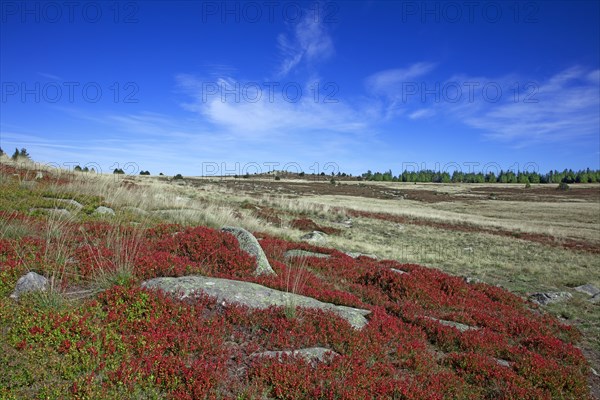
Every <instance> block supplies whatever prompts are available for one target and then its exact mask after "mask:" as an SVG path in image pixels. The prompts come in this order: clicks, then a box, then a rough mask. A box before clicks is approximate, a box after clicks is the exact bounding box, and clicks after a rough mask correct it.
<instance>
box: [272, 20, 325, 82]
mask: <svg viewBox="0 0 600 400" xmlns="http://www.w3.org/2000/svg"><path fill="white" fill-rule="evenodd" d="M305 14H306V16H305V18H304V19H303V20H302V21H300V22H299V23H297V24H295V25H292V32H291V34H290V33H287V34H286V33H281V34H280V35H279V36H278V37H277V44H278V48H279V51H280V53H281V56H282V61H281V64H280V65H279V68H278V70H277V73H276V76H277V77H279V78H281V77H285V76H287V75H288V74H289V73H290V72H291V71H293V70H294V69H296V68H297V67H298V66H299V65H301V63H306V64H308V65H309V66H313V65H314V64H316V63H317V62H320V61H323V60H326V59H328V58H329V57H331V56H332V55H333V54H334V53H335V49H334V46H333V40H332V38H331V36H330V34H329V31H328V29H327V26H326V25H325V24H324V23H323V22H322V21H321V19H315V18H310V17H309V15H310V14H311V13H308V12H307V13H305Z"/></svg>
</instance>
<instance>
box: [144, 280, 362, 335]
mask: <svg viewBox="0 0 600 400" xmlns="http://www.w3.org/2000/svg"><path fill="white" fill-rule="evenodd" d="M142 287H145V288H148V289H161V290H163V291H165V292H168V293H174V294H177V295H179V296H180V298H181V299H184V298H187V297H190V296H192V295H193V294H194V293H196V292H199V293H204V294H206V295H208V296H213V297H216V298H217V300H218V301H219V302H224V303H235V304H242V305H245V306H248V307H250V308H257V309H266V308H268V307H271V306H276V307H289V306H293V307H303V308H316V309H320V310H325V311H332V312H334V313H335V314H337V315H339V316H340V317H342V318H344V319H345V320H346V321H348V323H350V325H352V326H353V327H354V328H356V329H360V328H362V327H364V326H365V325H366V324H367V319H366V318H365V315H368V314H369V313H370V311H369V310H363V309H360V308H353V307H346V306H338V305H335V304H331V303H325V302H322V301H319V300H317V299H314V298H312V297H307V296H302V295H298V294H294V293H289V292H283V291H280V290H276V289H271V288H268V287H266V286H262V285H259V284H257V283H252V282H243V281H234V280H230V279H220V278H208V277H204V276H198V275H194V276H183V277H180V278H168V277H165V278H155V279H150V280H148V281H145V282H143V283H142Z"/></svg>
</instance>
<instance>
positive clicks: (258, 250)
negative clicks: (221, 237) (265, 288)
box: [221, 226, 276, 275]
mask: <svg viewBox="0 0 600 400" xmlns="http://www.w3.org/2000/svg"><path fill="white" fill-rule="evenodd" d="M221 230H222V231H223V232H228V233H231V234H232V235H233V236H235V237H236V239H237V241H238V243H239V244H240V249H242V250H244V251H245V252H246V253H248V254H250V255H251V256H254V257H255V258H256V270H255V271H254V275H276V273H275V271H273V268H272V267H271V264H269V260H268V259H267V256H266V255H265V252H264V251H263V249H262V247H260V243H258V240H256V238H255V237H254V235H253V234H251V233H250V232H248V231H247V230H245V229H244V228H239V227H235V226H224V227H223V228H221Z"/></svg>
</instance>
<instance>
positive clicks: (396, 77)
mask: <svg viewBox="0 0 600 400" xmlns="http://www.w3.org/2000/svg"><path fill="white" fill-rule="evenodd" d="M435 66H436V64H433V63H428V62H419V63H415V64H412V65H410V66H409V67H407V68H396V69H388V70H384V71H379V72H376V73H374V74H372V75H371V76H369V77H367V79H366V81H365V82H366V86H367V90H368V91H369V92H370V93H374V94H384V95H387V96H390V97H393V98H396V97H398V96H400V93H401V90H402V85H403V84H406V83H412V82H413V81H414V80H415V79H416V78H420V77H423V76H425V75H427V74H428V73H429V72H431V71H432V70H433V69H434V68H435Z"/></svg>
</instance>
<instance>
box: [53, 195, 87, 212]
mask: <svg viewBox="0 0 600 400" xmlns="http://www.w3.org/2000/svg"><path fill="white" fill-rule="evenodd" d="M44 199H46V200H52V201H57V202H59V203H65V204H68V205H70V206H73V207H75V208H77V209H79V210H81V209H82V208H83V205H82V204H81V203H79V202H78V201H76V200H73V199H55V198H52V197H44Z"/></svg>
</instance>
